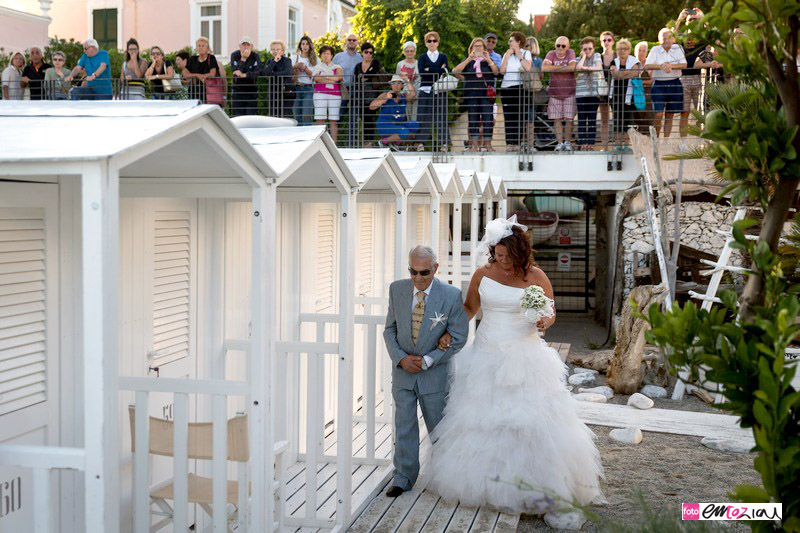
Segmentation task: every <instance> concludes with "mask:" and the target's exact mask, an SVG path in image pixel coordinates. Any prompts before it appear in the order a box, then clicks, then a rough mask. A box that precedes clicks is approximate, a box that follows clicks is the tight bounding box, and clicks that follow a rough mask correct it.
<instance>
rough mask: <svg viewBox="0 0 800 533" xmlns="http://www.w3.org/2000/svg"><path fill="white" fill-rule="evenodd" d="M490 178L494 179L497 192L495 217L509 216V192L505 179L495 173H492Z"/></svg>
mask: <svg viewBox="0 0 800 533" xmlns="http://www.w3.org/2000/svg"><path fill="white" fill-rule="evenodd" d="M489 179H490V180H491V181H492V187H493V188H494V194H495V204H496V205H495V218H497V217H500V218H508V193H507V191H506V184H505V181H504V180H503V178H501V177H500V176H497V175H495V174H491V175H490V176H489Z"/></svg>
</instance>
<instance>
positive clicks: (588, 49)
mask: <svg viewBox="0 0 800 533" xmlns="http://www.w3.org/2000/svg"><path fill="white" fill-rule="evenodd" d="M592 50H594V48H584V49H583V51H584V52H591V51H592Z"/></svg>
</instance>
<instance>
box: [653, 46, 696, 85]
mask: <svg viewBox="0 0 800 533" xmlns="http://www.w3.org/2000/svg"><path fill="white" fill-rule="evenodd" d="M664 63H671V64H673V65H680V64H683V63H686V56H685V55H684V54H683V48H681V47H680V45H677V44H673V45H672V47H671V48H670V49H669V50H664V47H663V46H661V45H658V46H656V47H655V48H653V49H652V50H650V53H649V54H647V60H645V65H663V64H664ZM650 76H651V77H652V78H653V81H657V80H675V79H678V78H680V77H681V71H680V70H673V71H672V72H664V71H663V70H651V71H650Z"/></svg>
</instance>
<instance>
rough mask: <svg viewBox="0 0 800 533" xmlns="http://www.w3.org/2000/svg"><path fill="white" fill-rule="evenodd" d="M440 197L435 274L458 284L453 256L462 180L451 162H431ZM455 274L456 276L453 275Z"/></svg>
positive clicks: (456, 250)
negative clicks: (437, 264) (437, 271)
mask: <svg viewBox="0 0 800 533" xmlns="http://www.w3.org/2000/svg"><path fill="white" fill-rule="evenodd" d="M433 169H434V171H435V172H436V174H435V176H436V179H437V181H438V182H439V186H440V187H441V188H442V190H443V191H444V192H442V198H441V201H440V203H439V248H438V250H437V254H438V255H439V274H440V276H441V277H442V279H444V280H446V281H448V282H450V283H453V284H455V285H456V286H459V285H460V283H461V276H460V272H457V271H458V270H459V269H458V268H457V267H456V264H457V263H456V262H455V261H454V258H459V260H460V257H461V210H462V206H461V203H462V197H463V196H464V184H463V183H462V182H461V176H460V175H459V173H458V169H456V166H455V165H453V164H451V163H434V165H433ZM457 278H458V279H457Z"/></svg>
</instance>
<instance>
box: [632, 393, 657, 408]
mask: <svg viewBox="0 0 800 533" xmlns="http://www.w3.org/2000/svg"><path fill="white" fill-rule="evenodd" d="M628 405H630V406H631V407H635V408H637V409H650V408H651V407H653V405H655V404H654V402H653V400H651V399H650V398H648V397H647V396H645V395H644V394H639V393H638V392H634V393H633V394H631V397H630V398H628Z"/></svg>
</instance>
